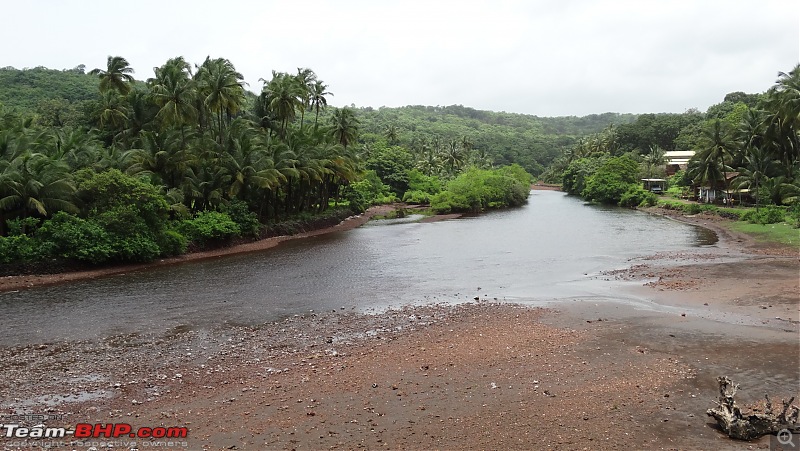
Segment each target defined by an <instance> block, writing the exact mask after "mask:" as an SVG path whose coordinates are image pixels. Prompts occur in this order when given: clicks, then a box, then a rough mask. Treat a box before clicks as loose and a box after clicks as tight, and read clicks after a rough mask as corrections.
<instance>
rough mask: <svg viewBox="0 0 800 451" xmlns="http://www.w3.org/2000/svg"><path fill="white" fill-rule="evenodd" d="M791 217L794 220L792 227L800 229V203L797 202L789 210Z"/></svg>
mask: <svg viewBox="0 0 800 451" xmlns="http://www.w3.org/2000/svg"><path fill="white" fill-rule="evenodd" d="M789 217H790V218H791V219H792V226H794V228H800V201H795V203H794V204H792V207H791V208H790V209H789Z"/></svg>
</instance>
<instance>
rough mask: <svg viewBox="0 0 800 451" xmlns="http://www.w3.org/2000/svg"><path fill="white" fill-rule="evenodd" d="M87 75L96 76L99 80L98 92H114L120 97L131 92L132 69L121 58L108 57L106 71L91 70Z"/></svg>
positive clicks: (126, 61)
mask: <svg viewBox="0 0 800 451" xmlns="http://www.w3.org/2000/svg"><path fill="white" fill-rule="evenodd" d="M89 75H97V76H98V78H100V92H101V93H106V92H108V91H112V90H113V91H116V92H117V93H119V94H121V95H126V94H128V93H129V92H130V90H131V83H133V81H134V78H133V68H131V67H130V64H128V60H126V59H125V58H123V57H121V56H109V57H108V62H107V63H106V69H105V70H103V69H93V70H92V71H90V72H89Z"/></svg>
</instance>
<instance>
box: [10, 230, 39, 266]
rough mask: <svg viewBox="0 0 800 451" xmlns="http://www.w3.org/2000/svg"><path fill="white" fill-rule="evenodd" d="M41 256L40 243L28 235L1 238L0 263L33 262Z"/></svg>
mask: <svg viewBox="0 0 800 451" xmlns="http://www.w3.org/2000/svg"><path fill="white" fill-rule="evenodd" d="M41 256H42V251H41V248H40V246H39V241H38V240H36V239H34V238H31V237H29V236H28V235H11V236H0V263H20V262H32V261H36V260H39V259H40V258H41Z"/></svg>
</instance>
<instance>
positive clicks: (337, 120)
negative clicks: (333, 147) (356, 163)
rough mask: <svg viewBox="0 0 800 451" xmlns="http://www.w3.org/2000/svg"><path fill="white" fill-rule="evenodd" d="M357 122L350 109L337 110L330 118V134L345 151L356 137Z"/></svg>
mask: <svg viewBox="0 0 800 451" xmlns="http://www.w3.org/2000/svg"><path fill="white" fill-rule="evenodd" d="M358 125H359V121H358V119H357V118H356V115H355V113H354V112H353V110H351V109H350V108H347V107H345V108H337V109H336V110H334V112H333V116H332V117H331V126H332V128H331V134H332V136H333V138H334V139H335V140H336V142H338V143H339V144H341V145H342V147H344V148H345V149H347V146H348V145H350V144H352V143H353V142H354V141H355V140H356V138H357V137H358Z"/></svg>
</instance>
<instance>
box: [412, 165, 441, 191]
mask: <svg viewBox="0 0 800 451" xmlns="http://www.w3.org/2000/svg"><path fill="white" fill-rule="evenodd" d="M408 189H409V190H412V191H421V192H423V193H428V194H436V193H438V192H439V191H441V190H442V181H441V179H439V177H436V176H435V175H425V174H423V173H422V172H421V171H419V170H418V169H412V170H410V171H408Z"/></svg>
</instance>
